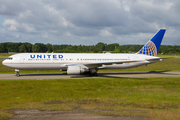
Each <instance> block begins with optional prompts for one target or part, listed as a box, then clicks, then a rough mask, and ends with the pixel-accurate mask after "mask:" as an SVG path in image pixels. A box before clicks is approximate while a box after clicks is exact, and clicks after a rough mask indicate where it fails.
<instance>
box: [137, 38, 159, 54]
mask: <svg viewBox="0 0 180 120" xmlns="http://www.w3.org/2000/svg"><path fill="white" fill-rule="evenodd" d="M138 54H144V55H149V56H157V48H156V45H155V44H154V43H153V42H152V41H148V42H147V43H146V44H145V45H144V46H143V47H142V49H141V50H140V51H139V52H138Z"/></svg>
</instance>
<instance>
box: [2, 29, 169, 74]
mask: <svg viewBox="0 0 180 120" xmlns="http://www.w3.org/2000/svg"><path fill="white" fill-rule="evenodd" d="M165 31H166V30H165V29H160V30H159V31H158V32H157V33H156V34H155V35H154V36H153V37H152V39H150V40H149V41H148V42H147V43H146V44H145V45H144V46H143V47H142V49H140V50H139V52H137V53H135V54H110V53H101V54H99V53H98V54H96V53H19V54H15V55H12V56H10V57H8V58H7V59H6V60H4V61H3V62H2V64H3V65H5V66H7V67H10V68H13V69H15V71H16V76H19V70H66V71H67V74H84V73H88V74H89V75H90V76H96V75H97V71H98V70H99V69H125V68H133V67H138V66H141V65H147V64H150V63H155V62H159V61H161V60H162V59H163V58H161V57H157V53H158V50H159V47H160V45H161V42H162V39H163V36H164V33H165Z"/></svg>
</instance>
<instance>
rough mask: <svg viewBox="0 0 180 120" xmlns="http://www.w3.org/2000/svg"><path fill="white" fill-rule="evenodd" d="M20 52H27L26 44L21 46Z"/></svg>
mask: <svg viewBox="0 0 180 120" xmlns="http://www.w3.org/2000/svg"><path fill="white" fill-rule="evenodd" d="M19 52H27V50H26V47H25V45H24V44H22V45H21V46H19Z"/></svg>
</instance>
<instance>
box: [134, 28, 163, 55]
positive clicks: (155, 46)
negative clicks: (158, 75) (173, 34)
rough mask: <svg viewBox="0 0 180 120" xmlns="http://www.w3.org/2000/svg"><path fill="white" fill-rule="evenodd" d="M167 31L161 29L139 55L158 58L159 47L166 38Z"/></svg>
mask: <svg viewBox="0 0 180 120" xmlns="http://www.w3.org/2000/svg"><path fill="white" fill-rule="evenodd" d="M165 32H166V29H160V30H159V31H158V32H157V33H156V34H155V35H154V37H153V38H152V39H151V40H149V41H148V42H147V43H146V44H145V45H144V46H143V47H142V48H141V50H140V51H139V52H137V54H144V55H149V56H157V53H158V50H159V47H160V45H161V42H162V39H163V37H164V33H165Z"/></svg>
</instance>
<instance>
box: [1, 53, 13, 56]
mask: <svg viewBox="0 0 180 120" xmlns="http://www.w3.org/2000/svg"><path fill="white" fill-rule="evenodd" d="M11 55H13V54H8V53H0V57H9V56H11Z"/></svg>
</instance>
